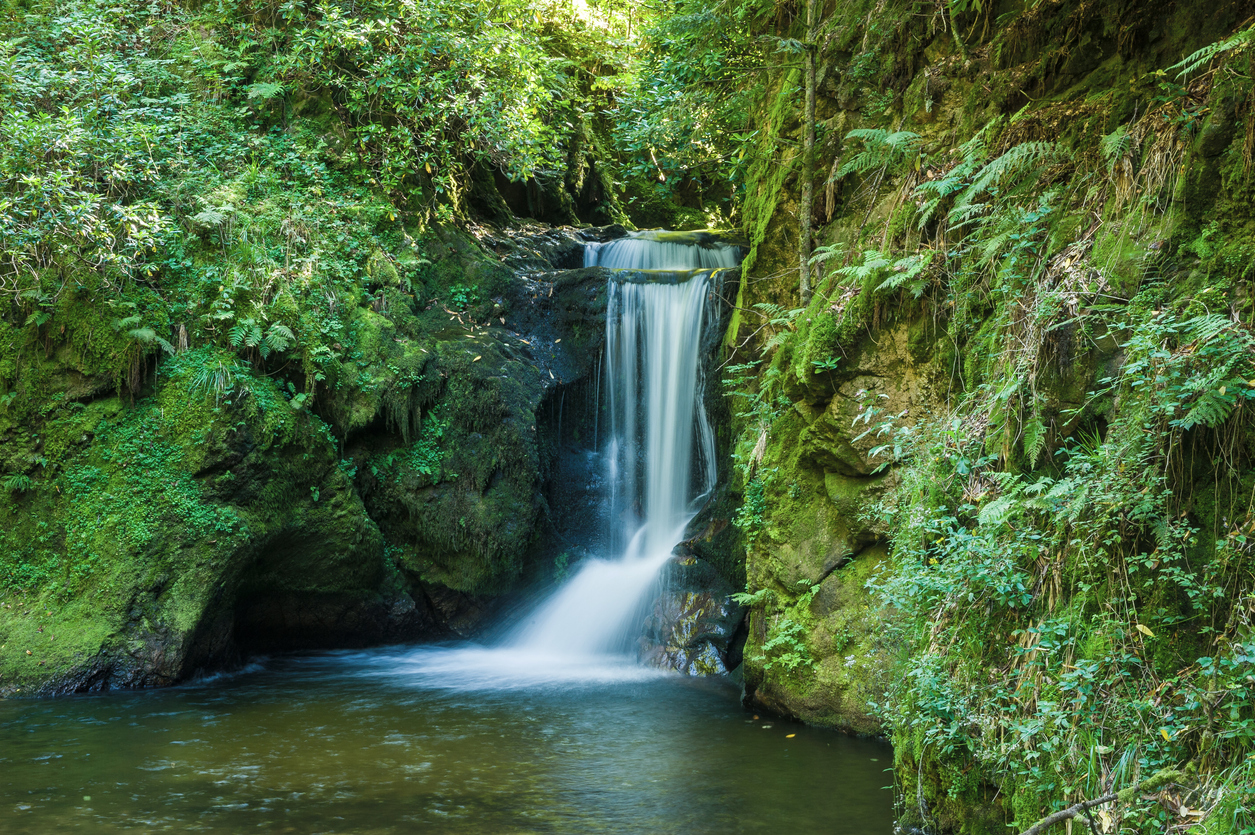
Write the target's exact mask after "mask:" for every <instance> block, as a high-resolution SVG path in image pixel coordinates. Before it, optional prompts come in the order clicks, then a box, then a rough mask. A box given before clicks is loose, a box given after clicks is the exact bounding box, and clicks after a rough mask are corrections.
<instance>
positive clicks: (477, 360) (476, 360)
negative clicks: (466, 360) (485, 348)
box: [471, 355, 483, 362]
mask: <svg viewBox="0 0 1255 835" xmlns="http://www.w3.org/2000/svg"><path fill="white" fill-rule="evenodd" d="M482 359H483V356H482V355H481V356H477V357H475V359H473V360H471V362H479V361H480V360H482Z"/></svg>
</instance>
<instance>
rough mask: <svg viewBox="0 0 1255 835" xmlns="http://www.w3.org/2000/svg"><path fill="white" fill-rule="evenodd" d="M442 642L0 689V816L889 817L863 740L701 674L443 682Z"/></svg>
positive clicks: (19, 824) (841, 821) (871, 823)
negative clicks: (174, 682) (89, 691)
mask: <svg viewBox="0 0 1255 835" xmlns="http://www.w3.org/2000/svg"><path fill="white" fill-rule="evenodd" d="M431 661H438V662H441V663H443V665H444V666H443V667H440V666H439V664H437V665H436V667H439V669H441V670H443V677H442V674H441V673H439V672H437V673H430V672H426V673H425V671H430V669H433V667H432V665H431V664H429V663H428V662H431ZM460 661H461V657H460V656H459V655H458V654H457V652H455V651H452V650H450V651H443V650H439V649H420V650H415V649H412V648H411V649H399V648H391V649H382V650H375V651H370V652H357V653H328V654H319V655H311V656H303V657H293V658H282V659H273V660H271V661H268V662H266V663H265V664H264V665H262V666H261V667H260V668H258V669H253V670H250V671H246V672H243V673H240V674H237V675H235V676H232V677H229V678H223V679H219V680H217V681H210V682H206V683H203V684H199V685H189V686H183V687H178V688H172V689H166V690H152V691H144V692H134V693H113V694H104V695H95V696H81V697H71V698H62V699H53V700H31V701H9V702H0V832H4V833H12V834H13V835H18V834H19V833H32V835H36V834H37V835H50V834H52V833H61V832H91V833H113V832H210V833H238V832H292V833H311V834H312V833H360V834H361V835H367V833H369V835H376V834H378V835H383V833H451V834H452V833H524V832H528V833H530V832H538V833H572V835H576V834H577V833H580V834H582V833H694V834H696V833H760V832H761V833H773V834H774V835H794V834H795V833H835V835H872V833H877V834H878V835H888V833H889V832H890V831H891V829H892V796H891V793H890V792H889V791H888V790H887V789H884V788H883V787H884V786H886V785H888V784H889V783H890V776H889V774H888V772H886V771H885V768H886V767H888V765H889V764H890V761H891V752H890V750H889V748H888V747H887V746H885V745H883V744H881V743H877V742H872V741H866V740H855V739H849V738H846V737H844V736H841V735H838V734H835V733H829V732H823V731H818V730H814V729H808V728H805V727H803V726H800V725H795V724H792V723H786V722H781V721H769V720H766V719H759V720H757V721H756V720H754V719H752V718H751V714H749V713H747V712H746V711H744V710H743V709H742V708H741V707H740V706H739V704H738V703H737V700H736V692H735V691H734V690H732V689H730V688H729V687H728V686H727V685H726V684H725V683H721V682H713V681H703V680H693V679H685V678H680V677H676V676H657V675H652V674H645V673H642V674H641V675H639V676H624V677H620V680H613V677H606V678H605V679H604V680H600V681H598V682H597V683H578V682H570V681H564V682H558V683H555V684H548V685H547V684H544V683H531V684H528V685H527V686H523V687H516V688H507V689H494V688H491V687H480V686H470V687H463V686H460V685H459V684H458V683H457V681H456V680H455V679H451V678H450V676H449V675H448V673H449V670H450V669H452V668H455V667H457V665H458V663H459V662H460ZM790 734H795V736H794V737H793V738H788V735H790Z"/></svg>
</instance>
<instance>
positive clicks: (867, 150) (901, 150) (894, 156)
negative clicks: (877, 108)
mask: <svg viewBox="0 0 1255 835" xmlns="http://www.w3.org/2000/svg"><path fill="white" fill-rule="evenodd" d="M845 138H846V139H847V140H850V139H857V140H861V141H862V143H863V150H861V151H859V152H858V153H857V154H855V155H854V158H853V159H851V160H850V161H849V162H847V163H845V164H844V165H842V166H841V168H840V169H838V171H837V176H838V177H844V176H845V175H846V174H851V173H857V174H865V173H867V172H868V171H875V170H877V169H890V168H895V167H896V166H898V165H900V164H901V163H903V162H905V161H906V160H908V159H909V158H910V157H911V156H912V155H918V153H919V146H920V138H919V134H918V133H912V132H911V131H909V130H900V131H895V132H893V133H890V132H889V131H887V130H880V129H878V128H859V129H857V130H852V131H850V132H849V133H847V134H846V136H845Z"/></svg>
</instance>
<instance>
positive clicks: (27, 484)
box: [0, 473, 35, 493]
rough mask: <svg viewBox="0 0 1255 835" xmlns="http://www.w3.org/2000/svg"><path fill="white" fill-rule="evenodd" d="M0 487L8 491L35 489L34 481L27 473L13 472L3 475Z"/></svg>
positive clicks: (17, 491)
mask: <svg viewBox="0 0 1255 835" xmlns="http://www.w3.org/2000/svg"><path fill="white" fill-rule="evenodd" d="M0 487H4V489H5V490H8V491H9V492H10V493H25V492H26V491H28V490H34V489H35V481H34V479H32V478H31V477H30V476H28V475H22V474H21V473H15V474H13V475H7V476H5V477H4V480H3V481H0Z"/></svg>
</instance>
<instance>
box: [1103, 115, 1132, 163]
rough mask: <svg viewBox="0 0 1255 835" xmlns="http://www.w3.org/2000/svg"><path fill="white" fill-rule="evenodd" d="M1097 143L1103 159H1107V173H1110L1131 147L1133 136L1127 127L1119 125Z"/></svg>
mask: <svg viewBox="0 0 1255 835" xmlns="http://www.w3.org/2000/svg"><path fill="white" fill-rule="evenodd" d="M1098 145H1099V148H1100V149H1101V150H1102V156H1103V159H1105V160H1106V161H1107V173H1108V174H1110V173H1112V172H1113V171H1115V169H1116V166H1117V165H1119V164H1120V160H1122V159H1124V158H1125V157H1127V156H1128V155H1129V151H1131V150H1132V149H1133V137H1132V135H1130V134H1129V129H1128V127H1126V126H1125V125H1121V126H1120V127H1118V128H1116V129H1115V130H1114V131H1112V132H1111V133H1109V134H1107V135H1106V136H1104V137H1103V138H1102V139H1100V140H1099V142H1098Z"/></svg>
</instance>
